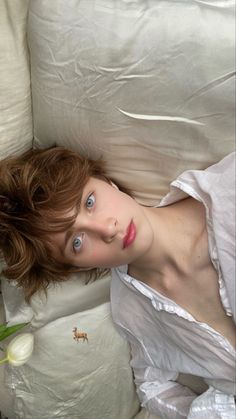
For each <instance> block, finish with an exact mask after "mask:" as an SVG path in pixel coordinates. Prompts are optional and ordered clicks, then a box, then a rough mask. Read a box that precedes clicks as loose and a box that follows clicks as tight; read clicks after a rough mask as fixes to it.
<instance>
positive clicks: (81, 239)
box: [72, 192, 96, 253]
mask: <svg viewBox="0 0 236 419" xmlns="http://www.w3.org/2000/svg"><path fill="white" fill-rule="evenodd" d="M91 196H93V197H94V201H93V205H92V207H89V206H88V200H89V199H90V198H91ZM95 202H96V198H95V196H94V192H92V193H90V194H89V195H88V197H87V199H86V200H85V207H86V208H87V209H90V208H93V207H94V204H95ZM78 238H79V239H80V241H81V245H80V247H79V249H78V251H81V249H82V247H83V235H81V234H78V235H77V236H76V237H74V238H73V242H72V248H73V251H74V252H75V253H77V251H76V249H75V246H74V243H75V240H77V239H78Z"/></svg>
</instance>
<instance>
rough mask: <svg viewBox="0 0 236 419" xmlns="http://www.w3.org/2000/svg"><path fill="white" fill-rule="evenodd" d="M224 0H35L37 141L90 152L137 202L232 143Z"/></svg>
mask: <svg viewBox="0 0 236 419" xmlns="http://www.w3.org/2000/svg"><path fill="white" fill-rule="evenodd" d="M234 18H235V9H234V7H233V2H232V1H231V0H228V1H227V0H226V1H224V2H221V1H211V2H209V1H204V0H202V1H200V0H199V1H197V0H186V1H183V0H179V1H178V0H149V1H147V0H136V1H127V0H116V1H111V0H89V1H88V0H67V1H66V2H65V1H64V0H57V1H56V2H49V1H47V0H34V1H31V2H30V9H29V26H28V33H29V45H30V53H31V71H32V93H33V109H34V132H35V140H36V141H35V144H36V145H37V146H40V147H46V146H49V145H52V144H54V143H57V144H60V145H64V146H66V147H69V148H72V149H74V150H78V151H80V152H82V153H84V154H86V155H89V156H92V157H95V158H96V157H99V156H100V155H102V156H103V157H104V159H105V160H107V162H108V168H109V172H110V174H111V175H112V176H113V177H114V178H115V179H117V180H118V181H124V182H125V184H126V185H127V186H129V187H130V188H131V189H132V190H133V191H134V192H135V195H136V197H137V198H138V199H139V201H140V202H143V203H146V204H157V202H158V200H159V199H160V198H161V197H162V196H163V195H164V194H165V193H166V192H167V191H168V186H169V183H170V181H171V180H173V179H174V178H175V177H176V176H177V175H178V174H179V173H180V172H182V171H184V170H186V169H188V168H191V169H193V168H204V167H206V166H208V165H210V164H211V163H213V162H215V161H217V160H220V159H221V158H222V157H223V156H224V155H226V154H227V153H229V152H230V151H231V150H233V148H234V147H235V119H234V118H235V117H234V115H235V113H234V112H235V109H234V108H235V93H234V89H235V85H234V67H235V34H234V32H235V31H234V29H235V28H234Z"/></svg>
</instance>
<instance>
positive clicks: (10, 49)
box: [0, 0, 33, 159]
mask: <svg viewBox="0 0 236 419" xmlns="http://www.w3.org/2000/svg"><path fill="white" fill-rule="evenodd" d="M28 3H29V1H28V0H14V1H11V0H1V1H0V159H2V158H3V157H6V156H7V155H9V154H14V153H18V154H19V153H21V152H23V151H24V150H26V149H27V148H30V147H32V140H33V133H32V110H31V89H30V71H29V53H28V48H27V40H26V21H27V12H28Z"/></svg>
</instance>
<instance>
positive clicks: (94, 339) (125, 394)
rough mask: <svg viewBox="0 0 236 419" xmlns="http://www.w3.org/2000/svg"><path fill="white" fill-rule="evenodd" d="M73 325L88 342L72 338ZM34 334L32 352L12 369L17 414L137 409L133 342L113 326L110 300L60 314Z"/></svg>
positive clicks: (128, 416) (86, 417) (38, 416)
mask: <svg viewBox="0 0 236 419" xmlns="http://www.w3.org/2000/svg"><path fill="white" fill-rule="evenodd" d="M74 327H78V329H79V330H80V331H81V332H84V333H87V335H88V342H87V341H84V342H83V340H80V341H78V342H76V341H75V340H74V339H73V333H72V330H73V328H74ZM34 335H35V349H34V352H33V356H32V357H31V358H30V360H29V361H28V363H27V364H25V365H24V366H22V367H20V368H11V371H10V374H8V385H9V386H10V388H13V389H14V394H15V397H14V411H15V414H16V417H17V418H18V417H19V418H20V417H23V418H24V419H32V418H34V419H49V418H54V417H58V418H59V417H60V418H61V419H67V418H70V419H118V418H120V419H121V418H122V419H132V418H133V417H134V416H135V415H136V414H137V413H138V410H139V402H138V398H137V395H136V391H135V387H134V383H133V375H132V371H131V368H130V367H129V364H128V359H129V357H130V355H129V346H128V344H127V342H125V341H124V340H123V339H122V338H121V337H120V335H119V334H118V333H117V332H116V330H115V329H114V327H113V324H112V320H111V316H110V305H109V303H105V304H102V305H99V306H96V307H94V308H93V309H90V310H86V311H83V312H78V313H75V314H73V315H71V316H67V317H61V318H58V319H57V320H55V321H52V322H50V323H48V324H47V325H45V326H44V327H42V328H40V329H38V330H37V331H35V333H34ZM22 415H23V416H22Z"/></svg>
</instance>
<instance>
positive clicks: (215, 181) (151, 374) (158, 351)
mask: <svg viewBox="0 0 236 419" xmlns="http://www.w3.org/2000/svg"><path fill="white" fill-rule="evenodd" d="M188 195H190V196H192V197H194V198H195V199H197V200H199V201H201V202H202V203H203V204H204V206H205V209H206V221H207V230H208V241H209V253H210V257H211V260H212V263H213V265H214V267H215V269H216V270H217V272H218V275H219V292H220V296H221V300H222V304H223V306H224V308H225V311H226V313H227V315H229V316H233V317H234V320H235V153H232V154H231V155H229V156H227V157H225V158H224V159H223V160H222V161H221V162H219V163H218V164H216V165H214V166H211V167H210V168H208V169H206V170H205V171H200V170H192V171H186V172H184V173H183V174H182V175H180V177H178V179H177V180H175V181H174V182H172V184H171V190H170V193H169V194H168V195H167V196H166V197H165V198H164V199H163V200H162V201H161V203H160V206H165V205H168V204H171V203H173V202H176V201H178V200H180V199H182V198H184V197H186V196H188ZM127 271H128V266H127V265H125V266H122V267H119V268H114V269H113V279H112V286H111V302H112V314H113V319H114V322H115V323H116V325H117V326H118V330H119V331H120V333H121V334H122V335H123V336H124V337H126V338H127V339H128V341H129V342H130V344H131V351H132V361H131V365H132V367H133V369H134V373H135V382H136V385H137V391H138V394H139V397H140V400H141V401H142V405H143V406H145V407H146V408H147V409H149V410H150V411H151V412H153V413H155V414H160V415H161V416H162V417H163V418H168V419H172V418H186V417H188V418H189V419H190V418H191V419H193V418H194V419H195V418H196V419H203V418H204V419H205V418H208V419H209V418H211V419H216V418H224V419H226V418H227V419H231V418H232V419H235V403H234V397H233V395H234V394H235V383H234V380H235V371H236V370H235V350H234V348H233V347H232V346H231V344H230V343H229V342H228V341H227V340H226V339H225V338H224V337H223V336H222V335H221V334H219V333H218V332H217V331H215V330H214V329H213V328H211V327H210V326H208V325H207V324H205V323H200V322H198V321H196V320H195V319H194V318H193V316H191V315H190V314H189V313H188V312H187V311H186V310H184V309H183V308H181V307H180V306H179V305H178V304H176V303H175V302H173V301H172V300H170V299H168V298H166V297H164V296H163V295H161V294H160V293H158V292H157V291H155V290H153V289H152V288H151V287H149V286H148V285H146V284H145V283H142V282H140V281H138V280H136V279H134V278H132V277H131V276H129V275H128V274H127ZM206 286H207V284H206ZM179 372H182V373H187V374H194V375H197V376H201V377H203V378H204V380H205V382H206V383H207V384H208V385H209V389H208V390H207V391H206V392H204V393H203V394H202V395H201V396H199V397H197V395H196V394H194V392H192V391H191V390H190V389H188V388H187V387H184V386H181V385H180V384H179V383H176V382H175V380H176V379H177V377H178V373H179Z"/></svg>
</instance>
